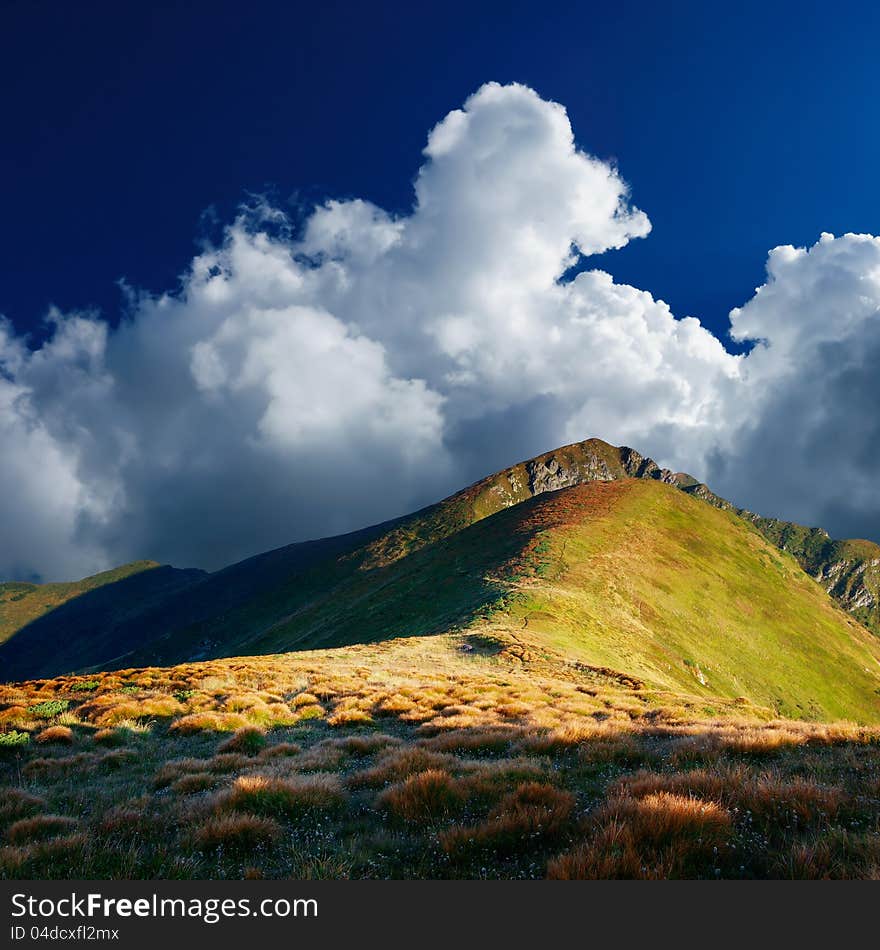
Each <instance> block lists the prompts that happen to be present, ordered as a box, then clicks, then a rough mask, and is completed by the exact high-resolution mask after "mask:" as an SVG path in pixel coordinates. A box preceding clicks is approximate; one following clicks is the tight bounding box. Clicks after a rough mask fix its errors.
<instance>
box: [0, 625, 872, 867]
mask: <svg viewBox="0 0 880 950" xmlns="http://www.w3.org/2000/svg"><path fill="white" fill-rule="evenodd" d="M486 622H487V623H491V622H492V621H491V620H487V621H486ZM505 622H506V621H505ZM530 631H531V625H530V626H529V627H528V628H523V630H522V631H521V632H519V633H518V634H517V636H518V637H519V638H521V639H522V640H523V641H524V643H525V646H526V647H528V645H529V644H528V642H527V641H528V638H529V636H530V635H531V632H530ZM467 639H468V642H469V643H470V644H471V645H472V647H473V648H472V649H471V650H470V651H467V652H464V651H462V650H461V649H460V647H461V643H462V637H461V636H458V635H457V636H456V637H455V638H446V637H444V636H438V637H430V638H408V639H407V640H401V641H390V642H386V643H377V644H371V645H368V646H364V647H362V648H358V649H357V650H354V649H352V650H351V651H348V650H341V651H323V652H321V653H314V654H310V653H302V654H295V655H288V656H265V657H260V658H232V659H229V660H218V661H211V662H208V663H187V664H183V665H181V666H179V667H175V668H173V669H141V670H127V671H121V672H118V673H106V674H94V675H92V676H90V677H89V678H88V680H87V685H88V689H85V688H81V689H77V688H75V687H76V685H77V684H78V683H79V681H80V679H81V678H76V677H58V678H57V679H55V680H48V681H35V682H32V683H22V684H11V685H10V684H7V685H2V684H0V736H2V737H3V741H0V877H5V878H36V879H40V878H52V877H59V878H67V879H70V878H72V877H83V876H86V877H91V878H95V879H103V878H108V877H115V878H120V879H138V878H155V879H162V878H203V879H219V878H229V877H241V876H242V875H243V874H244V873H245V871H246V869H247V868H249V867H250V868H254V869H256V870H258V871H259V873H260V874H262V875H263V876H264V877H266V878H271V877H294V878H299V879H303V878H312V877H327V876H333V877H340V876H346V877H371V878H375V877H384V878H420V877H436V876H447V877H448V876H462V877H470V876H480V877H485V876H488V877H492V876H502V877H535V876H543V875H545V874H546V875H549V876H552V877H588V878H589V877H631V878H663V877H695V878H718V877H721V878H755V877H765V878H766V877H781V878H844V877H850V878H854V877H861V878H865V877H877V876H878V875H880V855H878V838H880V835H878V831H877V830H878V828H880V730H878V729H877V728H875V727H868V726H863V725H856V724H851V723H826V724H821V723H807V722H793V721H791V720H784V719H780V718H778V717H777V715H776V713H775V712H774V711H772V710H769V709H762V708H759V707H756V706H754V705H752V704H751V703H749V702H746V701H737V700H733V701H724V700H719V699H716V698H711V699H709V698H701V697H697V696H693V695H681V696H679V695H676V694H674V693H672V692H668V691H667V692H662V693H660V692H652V691H650V690H649V689H647V688H646V687H645V686H644V685H643V684H636V683H635V682H634V681H633V682H629V681H626V680H625V679H622V678H621V677H619V676H617V675H616V674H615V673H614V671H613V670H609V669H608V668H607V667H606V666H604V665H603V666H602V667H586V666H584V665H576V664H575V665H572V664H571V663H557V662H556V661H555V660H554V659H553V656H552V655H551V654H550V653H548V652H547V651H539V650H528V651H526V650H520V651H519V652H515V648H516V644H514V643H513V642H512V640H511V639H510V637H509V636H508V634H507V633H506V632H505V630H501V629H498V630H496V629H495V628H494V627H493V628H492V631H491V634H489V633H487V634H486V636H485V637H483V638H482V639H481V638H477V637H475V636H473V635H470V634H468V635H467ZM361 714H362V715H361ZM365 717H369V721H368V720H367V719H366V718H365ZM379 723H380V724H381V729H380V728H379V726H378V725H377V724H379ZM59 727H60V728H61V729H62V730H68V729H69V730H70V732H71V734H72V737H73V740H74V743H73V746H72V747H71V746H70V745H69V744H67V743H65V742H64V740H63V739H62V740H61V741H60V742H54V741H53V742H49V741H39V737H40V736H41V735H42V734H44V733H45V732H46V731H47V730H53V731H54V730H57V729H58V728H59ZM48 734H49V735H53V734H54V735H57V736H60V735H66V733H60V732H54V733H53V732H49V733H48ZM64 816H69V817H68V818H67V819H66V820H65V819H64ZM53 819H61V820H62V822H65V823H63V824H52V820H53ZM34 820H36V823H35V824H31V825H28V824H24V825H19V826H18V827H17V828H16V827H15V826H16V824H17V823H19V822H33V821H34ZM47 820H48V823H46V822H47ZM66 822H75V824H68V823H66ZM254 822H256V824H254ZM10 829H13V830H12V837H10V836H9V833H10ZM13 838H14V839H15V840H13ZM282 842H283V843H284V846H283V847H281V846H280V845H281V844H282Z"/></svg>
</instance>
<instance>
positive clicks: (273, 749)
mask: <svg viewBox="0 0 880 950" xmlns="http://www.w3.org/2000/svg"><path fill="white" fill-rule="evenodd" d="M300 752H302V746H301V745H300V744H299V743H298V742H278V743H276V744H275V745H270V746H266V748H264V749H263V750H262V751H261V752H260V754H259V758H260V759H261V760H264V761H265V760H266V759H277V758H283V757H284V756H293V755H298V754H299V753H300Z"/></svg>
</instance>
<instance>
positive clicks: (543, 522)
mask: <svg viewBox="0 0 880 950" xmlns="http://www.w3.org/2000/svg"><path fill="white" fill-rule="evenodd" d="M372 554H373V555H374V554H375V551H373V552H372ZM334 571H335V574H333V576H331V573H332V572H328V570H327V569H326V567H325V568H322V569H320V570H316V571H314V572H313V575H312V576H310V575H309V574H308V573H306V574H305V575H301V576H300V577H298V578H297V581H296V583H295V584H294V585H292V586H291V589H290V590H281V591H279V592H277V594H276V596H277V597H278V598H279V601H278V603H275V602H274V601H273V600H272V599H269V600H266V601H264V602H262V603H261V604H259V605H257V606H254V607H253V608H252V609H251V611H241V612H240V613H238V614H235V615H233V616H232V617H230V618H227V619H226V620H224V622H223V624H222V625H221V627H220V630H218V631H216V632H217V633H222V635H223V637H224V640H223V649H224V652H226V653H227V655H232V654H238V653H240V654H244V653H279V652H283V651H289V650H301V649H312V648H316V647H331V646H334V647H335V646H344V645H346V644H355V643H370V642H377V641H381V640H387V639H391V638H395V637H419V636H425V635H431V634H438V633H444V632H447V631H450V630H452V631H455V630H458V631H463V632H465V631H466V632H469V633H481V634H483V635H485V636H490V637H494V638H497V639H498V640H499V642H501V643H504V644H506V645H507V646H508V647H511V646H513V647H516V648H518V649H519V652H520V653H521V655H522V656H523V657H524V658H525V660H524V661H525V662H528V660H529V657H530V656H531V657H534V659H535V660H538V659H540V658H541V657H542V655H543V656H545V657H546V656H552V657H554V658H564V659H566V660H568V661H570V662H575V663H583V664H587V665H589V666H593V667H601V668H608V669H610V670H613V671H616V672H618V673H621V674H626V675H628V676H631V677H635V678H637V679H640V680H643V681H644V682H645V683H646V684H648V685H650V686H652V687H655V688H660V689H669V690H675V691H679V692H681V691H686V692H690V693H696V694H698V695H704V696H707V697H709V696H719V697H726V698H728V699H733V698H736V697H739V696H743V697H747V698H748V699H749V700H751V701H752V702H755V703H757V704H760V705H764V706H770V707H772V708H775V709H777V710H778V711H779V712H780V713H782V714H786V715H790V716H798V717H806V718H811V719H826V720H829V719H841V718H848V719H853V720H857V721H864V722H868V721H871V722H873V721H878V720H880V693H878V690H880V644H878V642H877V640H876V638H874V637H872V636H871V635H870V634H869V633H868V632H867V631H866V630H865V629H864V628H863V627H861V626H860V625H859V624H858V623H856V622H855V621H854V620H853V619H852V618H851V617H849V616H848V615H847V614H846V613H845V612H844V611H842V610H841V609H840V608H839V607H837V606H836V605H835V604H834V603H833V602H832V601H831V599H830V598H829V597H828V596H827V595H826V594H825V593H824V592H823V591H822V590H821V589H820V588H819V587H818V585H816V584H815V582H814V581H812V580H811V579H810V578H809V577H808V576H807V575H806V574H804V572H803V571H802V570H801V569H800V568H799V567H798V565H797V563H796V562H795V560H794V559H793V558H792V557H790V556H789V555H787V554H785V553H783V552H781V551H779V550H778V549H776V548H774V547H773V546H772V545H770V544H769V543H768V542H767V541H766V540H765V539H764V538H763V537H762V536H761V534H760V533H759V532H758V531H757V530H755V529H754V528H752V526H751V525H749V524H748V523H746V522H744V521H743V520H742V519H740V518H738V517H737V516H736V515H734V514H732V513H729V512H726V511H721V510H718V509H715V508H712V507H710V506H708V505H706V504H704V503H703V502H701V501H699V500H697V499H694V498H691V497H690V496H688V495H686V494H684V493H682V492H680V491H678V490H677V489H676V488H674V487H671V486H670V485H666V484H663V483H661V482H658V481H640V480H635V479H626V480H620V481H613V482H596V483H590V484H585V485H579V486H575V487H572V488H565V489H561V490H559V491H555V492H551V493H547V494H543V495H540V496H538V497H536V498H533V499H530V500H528V501H525V502H523V503H521V504H518V505H516V506H513V507H510V508H506V509H502V510H501V511H499V512H497V513H496V514H494V515H491V516H489V517H487V518H484V519H481V520H480V521H478V522H475V523H474V524H472V525H470V526H468V527H465V528H462V529H460V530H458V531H456V532H455V533H453V534H450V535H449V536H448V537H446V538H444V539H441V540H439V541H435V542H434V543H432V544H427V545H423V546H422V547H419V548H417V549H416V550H413V551H412V553H410V554H408V555H405V556H398V557H397V558H396V560H393V561H391V562H390V563H385V562H381V563H380V562H378V561H377V560H376V559H375V558H374V557H373V556H371V555H365V554H364V552H359V553H358V555H357V557H356V558H353V557H350V558H343V559H341V560H340V561H339V562H337V563H336V564H335V566H334ZM282 603H283V604H285V605H286V611H287V612H286V613H285V614H284V616H282V617H280V618H278V619H275V620H269V619H268V618H273V617H276V615H277V613H278V611H279V610H280V608H281V604H282ZM255 631H256V632H255ZM192 646H193V644H192V643H190V642H187V641H186V639H185V638H182V637H181V635H178V636H176V637H175V638H174V639H173V640H172V639H168V640H166V641H163V643H162V644H159V645H158V648H153V649H152V650H150V651H145V652H142V653H140V654H137V655H136V656H135V657H134V660H136V662H138V663H141V662H162V663H169V662H178V661H180V660H182V659H184V658H185V657H186V656H187V655H188V654H189V653H190V652H191V650H192Z"/></svg>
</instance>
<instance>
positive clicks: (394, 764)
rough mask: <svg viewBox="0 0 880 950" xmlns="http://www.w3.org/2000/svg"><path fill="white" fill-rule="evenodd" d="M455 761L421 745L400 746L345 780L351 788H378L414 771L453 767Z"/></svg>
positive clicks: (445, 754)
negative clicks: (369, 766)
mask: <svg viewBox="0 0 880 950" xmlns="http://www.w3.org/2000/svg"><path fill="white" fill-rule="evenodd" d="M455 763H456V760H455V758H454V757H453V756H452V755H450V754H448V753H444V752H434V751H432V750H430V749H427V748H424V747H423V746H402V747H399V748H394V749H391V750H390V751H388V752H386V753H384V754H383V755H382V756H380V758H379V760H378V761H377V762H376V764H375V765H374V766H372V768H368V769H363V770H361V771H359V772H355V773H354V774H353V775H349V777H348V780H347V782H348V785H349V786H350V787H351V788H380V787H381V786H382V785H387V784H388V783H389V782H395V781H400V780H401V779H404V778H406V777H407V776H409V775H412V774H414V773H416V772H423V771H425V770H427V769H444V768H449V767H450V766H453V767H454V766H455Z"/></svg>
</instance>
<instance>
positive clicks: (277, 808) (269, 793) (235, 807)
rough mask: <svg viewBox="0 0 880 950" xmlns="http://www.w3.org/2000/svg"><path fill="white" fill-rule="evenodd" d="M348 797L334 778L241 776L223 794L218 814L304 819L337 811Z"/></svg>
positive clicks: (317, 776) (329, 776)
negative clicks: (242, 813)
mask: <svg viewBox="0 0 880 950" xmlns="http://www.w3.org/2000/svg"><path fill="white" fill-rule="evenodd" d="M346 801H347V795H346V792H345V790H344V789H343V787H342V784H341V783H340V781H339V779H338V777H337V776H335V775H320V774H318V775H302V776H295V777H293V778H289V779H281V778H275V777H273V776H267V775H242V776H240V777H239V778H237V779H236V780H235V782H234V783H233V785H232V787H231V788H230V789H228V790H227V791H225V792H221V793H220V794H219V795H218V797H217V799H216V801H215V806H214V807H215V809H216V810H217V811H218V812H226V811H240V812H248V813H252V814H255V815H264V816H269V817H285V818H290V819H296V818H302V817H305V816H307V815H309V814H311V813H316V812H317V813H320V812H334V811H338V810H339V809H340V808H341V807H343V806H344V805H345V803H346Z"/></svg>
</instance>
